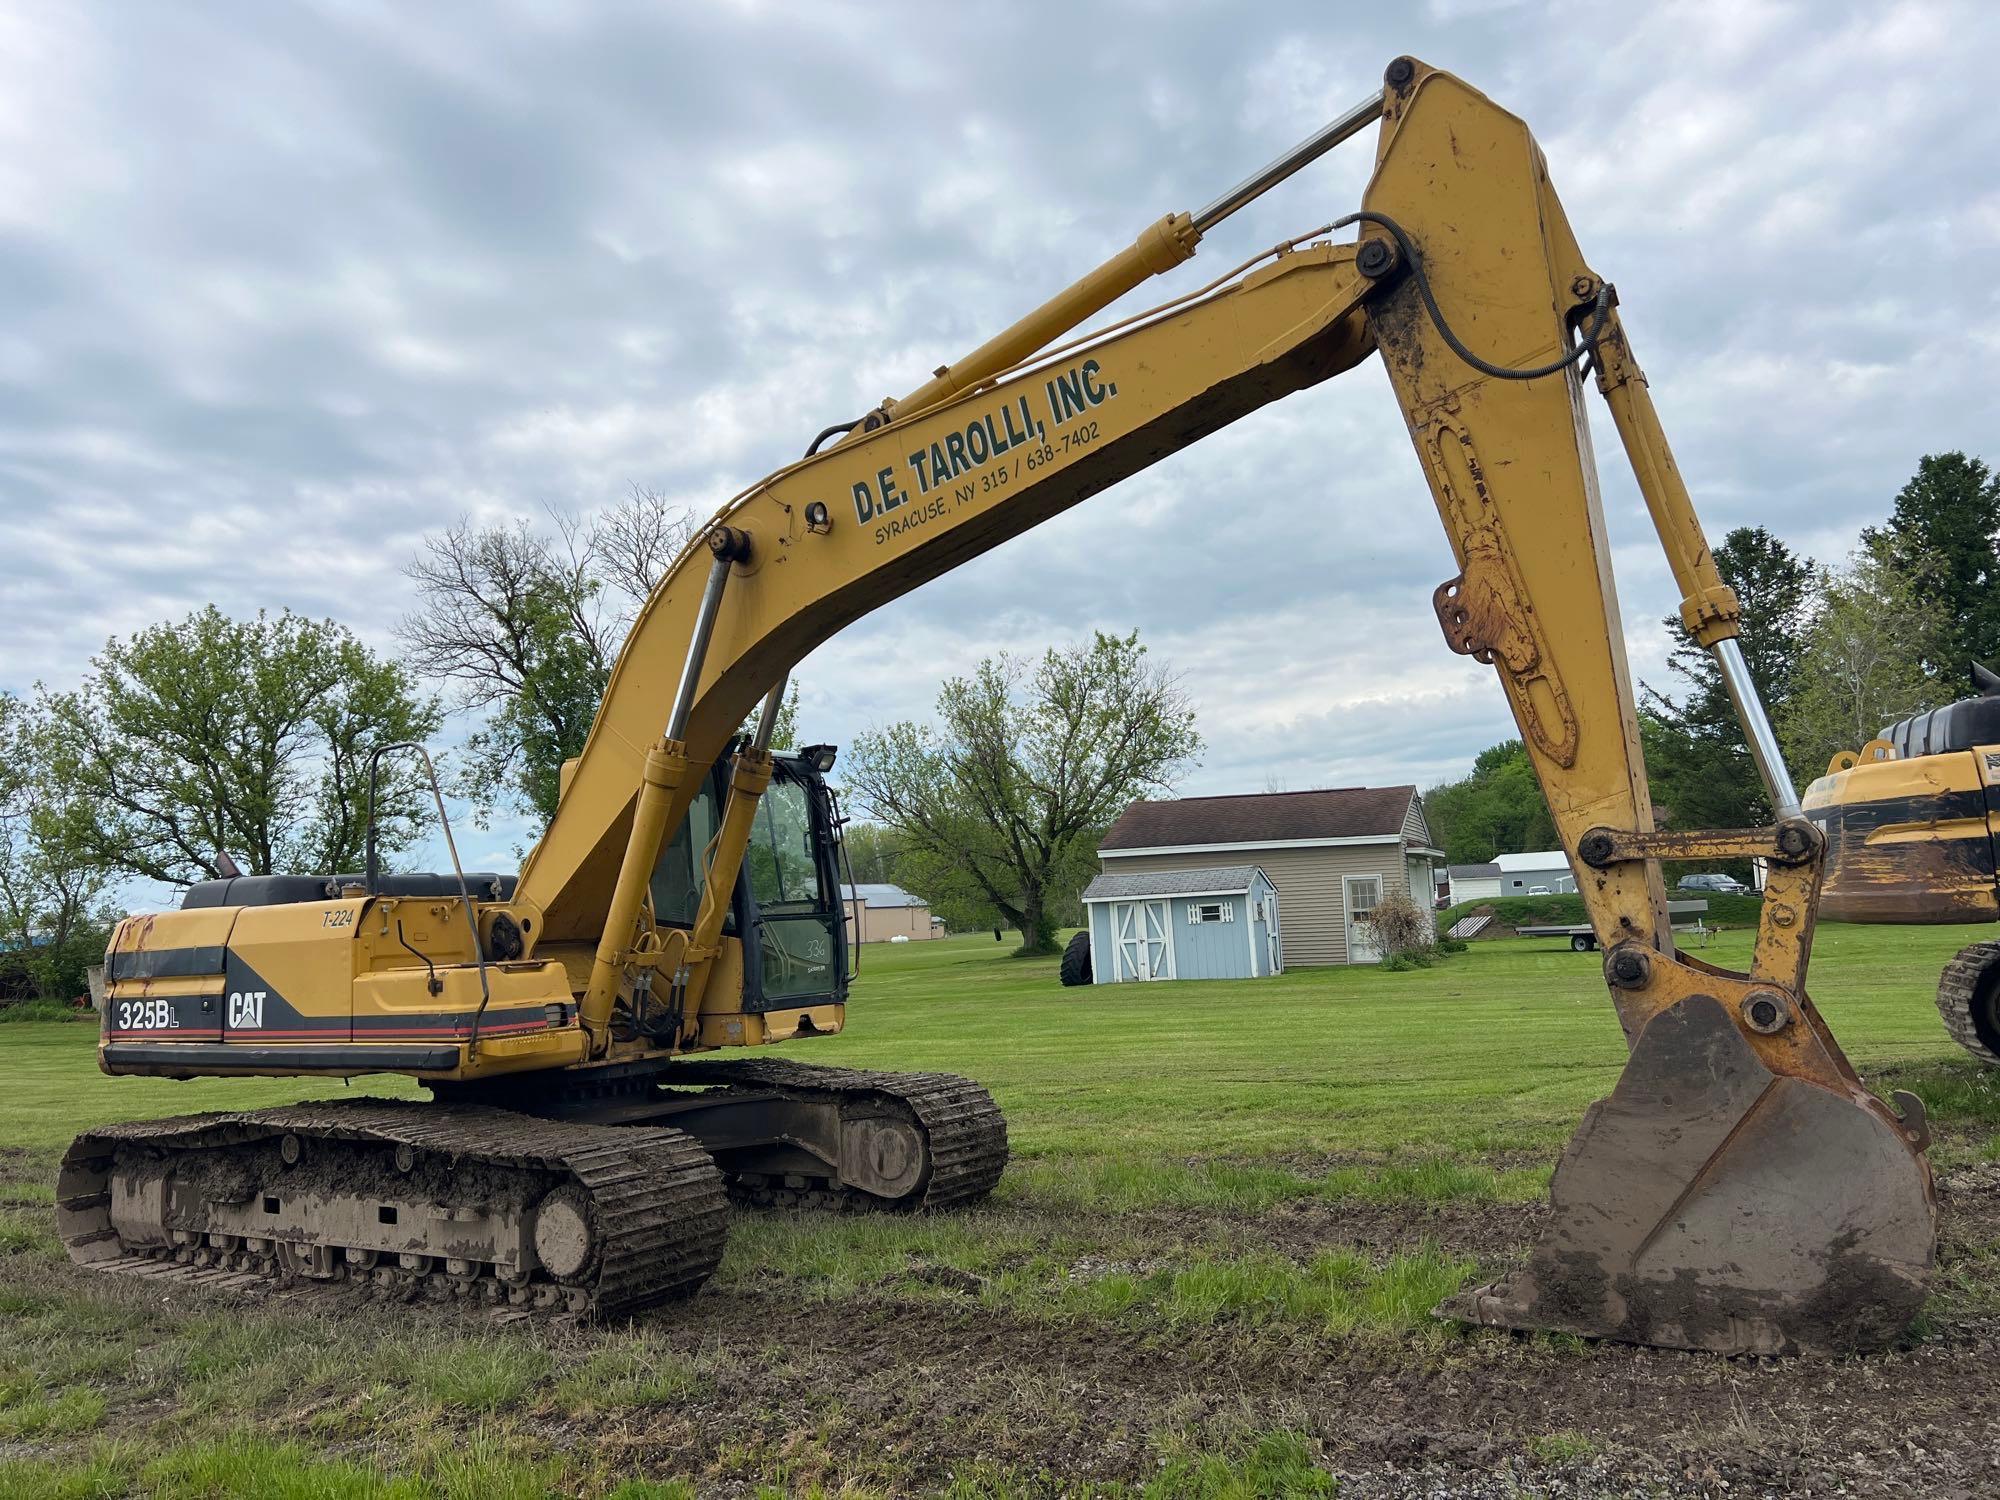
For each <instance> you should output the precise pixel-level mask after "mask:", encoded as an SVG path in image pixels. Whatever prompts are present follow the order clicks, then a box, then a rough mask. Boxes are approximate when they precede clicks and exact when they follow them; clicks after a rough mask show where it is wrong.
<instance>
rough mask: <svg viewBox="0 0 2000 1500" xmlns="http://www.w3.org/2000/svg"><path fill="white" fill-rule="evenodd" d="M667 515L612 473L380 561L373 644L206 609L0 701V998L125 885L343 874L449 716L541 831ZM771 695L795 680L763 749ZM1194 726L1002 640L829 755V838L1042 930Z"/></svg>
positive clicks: (70, 970) (1116, 643)
mask: <svg viewBox="0 0 2000 1500" xmlns="http://www.w3.org/2000/svg"><path fill="white" fill-rule="evenodd" d="M693 531H694V527H693V524H692V520H691V518H690V516H689V515H688V513H687V512H686V511H685V510H684V509H682V508H680V507H678V506H675V505H673V504H671V503H670V502H668V501H667V500H665V499H664V498H662V497H661V496H659V495H657V494H655V493H653V492H651V491H647V490H644V489H640V488H637V487H635V488H634V489H633V491H632V492H631V494H630V495H629V496H627V497H626V499H625V500H624V501H622V502H621V503H619V504H617V505H614V506H612V507H611V508H609V509H608V510H606V511H604V512H602V513H601V514H599V515H597V516H594V517H591V518H589V519H587V520H579V519H577V518H574V517H570V516H566V515H561V514H557V515H553V516H552V517H551V519H550V524H548V525H546V526H543V527H535V526H531V525H528V524H526V523H520V522H517V523H513V524H508V525H488V526H478V525H474V524H472V523H470V522H461V523H460V524H459V525H457V526H454V527H451V528H448V529H446V530H444V531H442V532H438V533H436V534H433V535H431V536H428V537H426V538H425V539H424V541H423V544H422V550H421V551H420V553H419V554H418V556H417V557H416V558H415V559H413V560H412V561H411V562H410V564H409V565H408V566H407V568H406V569H405V572H406V575H407V577H408V579H409V583H410V586H411V587H410V597H411V601H412V607H411V609H410V610H409V612H408V613H406V614H405V615H404V616H403V617H402V618H401V619H400V620H399V621H398V622H397V623H396V626H395V630H394V637H395V642H396V646H397V648H398V649H397V650H396V651H394V652H383V651H376V650H372V649H370V647H369V646H367V645H366V644H364V643H363V642H362V641H361V640H360V638H359V637H357V636H356V635H355V633H354V632H353V631H352V630H350V629H349V628H348V627H346V626H345V625H343V624H340V623H339V622H337V621H333V620H324V619H322V620H315V619H309V618H306V617H304V616H300V615H296V614H293V613H291V612H289V611H281V612H279V613H277V614H269V613H263V612H260V613H259V614H258V615H257V616H256V617H255V618H253V619H247V620H238V619H232V618H230V617H229V616H227V615H225V614H223V613H222V612H221V611H220V610H219V609H217V608H215V607H214V606H212V605H211V606H208V607H205V608H203V609H200V610H196V611H194V612H193V613H191V614H189V615H187V616H185V617H184V618H182V619H179V620H175V621H168V622H163V623H161V624H158V625H154V626H151V627H148V628H146V629H143V630H140V631H137V632H136V633H134V634H133V635H131V636H130V637H129V638H126V639H118V638H115V637H114V638H113V639H112V640H110V641H108V642H107V643H106V644H105V646H104V648H103V649H102V650H101V651H100V652H98V653H97V655H96V656H94V657H93V658H92V659H91V662H90V665H89V667H88V669H87V670H86V671H85V673H84V674H83V677H82V680H81V681H80V682H79V683H78V684H77V685H76V686H74V687H72V688H68V689H56V688H51V687H49V686H47V685H37V687H36V688H35V689H34V691H33V692H32V693H29V694H27V695H24V696H15V695H9V694H0V998H8V997H18V996H22V995H26V994H43V995H51V996H59V997H68V996H73V995H75V994H77V993H79V992H80V991H81V989H82V987H83V982H84V975H83V971H84V969H85V967H86V966H87V965H89V964H91V963H95V962H96V961H97V960H98V957H99V956H100V955H101V954H102V952H103V950H104V945H105V942H106V939H107V936H108V932H109V927H110V925H111V924H112V923H113V922H114V921H115V919H116V917H117V915H118V911H117V905H118V902H117V898H118V897H119V896H120V895H121V894H122V893H124V892H125V891H126V890H128V889H129V888H130V887H131V886H132V885H133V884H134V883H135V882H143V883H146V884H149V885H152V886H155V887H158V886H166V887H170V888H180V887H185V886H188V885H190V884H193V883H194V882H197V881H201V880H208V879H214V878H218V877H220V876H222V875H225V874H230V873H242V874H248V875H261V874H272V873H278V872H288V871H289V872H310V873H324V874H334V873H342V872H348V871H353V870H357V869H358V868H360V866H361V864H362V860H363V845H364V842H365V838H366V832H367V826H368V820H369V808H370V802H369V787H368V775H369V764H370V758H371V756H372V754H373V752H374V751H375V750H376V749H377V748H379V747H382V746H386V745H391V744H397V743H403V742H409V741H416V742H419V743H423V742H428V741H431V740H432V739H434V738H435V737H436V736H437V735H438V734H439V732H440V731H441V730H442V729H443V727H444V725H445V723H446V720H447V718H448V717H449V716H451V715H454V714H455V715H461V716H464V719H465V721H466V722H467V723H468V724H469V725H470V727H469V729H468V730H467V732H466V733H465V734H464V736H463V738H462V740H461V742H460V743H459V744H458V745H457V746H456V747H455V748H454V750H453V751H452V753H451V754H449V755H447V756H443V757H440V770H441V773H442V774H443V775H444V777H445V783H446V784H445V788H444V789H445V790H446V791H447V792H448V793H451V794H453V795H455V796H457V797H459V798H461V799H463V800H464V801H466V802H468V803H469V804H470V805H471V807H472V816H473V818H474V820H475V821H476V822H477V823H478V824H479V825H480V826H490V825H491V824H492V822H493V821H494V820H495V819H496V818H499V817H503V816H505V817H519V818H521V819H523V820H524V821H526V822H527V823H528V824H529V825H530V826H531V827H535V828H539V827H540V826H541V825H542V824H544V823H546V822H547V820H548V819H549V818H550V817H552V816H553V814H554V812H555V807H556V802H557V797H558V792H559V787H560V780H561V769H562V764H563V762H564V761H565V760H566V759H568V758H570V757H571V756H574V755H577V754H579V753H580V752H581V751H582V749H583V745H584V741H585V739H586V738H587V736H588V734H589V732H590V726H591V722H592V720H593V719H594V717H595V715H596V712H597V706H598V702H599V700H600V699H601V698H602V696H603V693H604V689H605V685H606V684H607V682H608V681H609V680H610V675H611V669H612V666H613V664H614V663H615V661H616V657H617V652H618V649H619V647H620V645H621V644H622V642H623V640H624V638H625V636H626V634H627V633H628V631H629V630H630V627H631V624H632V622H633V620H634V618H635V617H636V614H637V612H638V610H639V609H640V608H641V607H642V606H643V604H644V602H645V600H646V598H647V596H648V595H649V594H650V593H651V592H652V589H653V587H654V585H655V584H656V583H657V582H658V581H659V579H660V578H661V577H662V576H663V575H664V574H665V572H666V570H667V569H668V567H669V566H670V565H671V564H672V562H673V560H674V558H675V557H676V556H677V555H678V554H679V553H680V551H681V550H682V549H683V548H684V547H685V546H686V545H687V544H688V542H689V541H690V540H691V538H692V536H693ZM797 713H798V694H797V687H796V685H794V688H793V691H792V693H791V694H790V696H789V697H788V698H787V700H786V702H785V703H784V705H783V706H782V709H781V717H780V720H779V723H778V724H777V726H776V732H775V734H774V736H773V743H774V745H776V746H777V747H778V748H784V747H786V746H788V745H790V744H791V743H792V742H793V732H794V729H793V726H794V722H795V720H796V717H797ZM750 727H751V726H750V725H746V726H745V729H746V732H747V730H748V729H749V728H750ZM1199 743H1200V741H1199V737H1198V736H1197V735H1196V734H1195V732H1194V728H1193V712H1192V709H1191V708H1190V707H1189V706H1188V705H1187V703H1186V701H1185V698H1184V696H1183V695H1182V694H1181V691H1180V688H1179V685H1178V682H1177V680H1176V679H1175V678H1174V677H1173V675H1172V673H1171V672H1169V671H1168V670H1167V669H1165V668H1163V667H1159V666H1157V665H1154V664H1152V663H1150V662H1149V661H1148V660H1147V658H1146V651H1145V647H1144V646H1143V645H1141V644H1140V643H1139V641H1138V639H1137V636H1136V635H1132V636H1124V637H1118V636H1103V635H1100V636H1098V637H1096V638H1095V639H1094V641H1093V642H1092V643H1091V644H1089V645H1087V646H1078V647H1073V648H1068V649H1062V650H1051V651H1049V652H1047V653H1045V654H1044V655H1043V656H1041V657H1040V658H1037V659H1032V660H1030V659H1022V658H1017V657H1014V656H1010V655H1007V654H1004V653H1003V654H1001V655H999V656H996V657H994V658H992V659H989V660H988V661H986V662H983V663H982V664H981V665H980V666H979V668H978V669H977V670H976V671H975V672H974V673H973V674H971V675H970V676H968V677H966V678H962V679H953V680H951V681H949V682H947V683H946V684H945V685H944V687H943V690H942V692H941V694H940V696H939V700H938V717H937V722H936V723H935V724H928V723H927V724H917V723H913V722H906V723H898V724H892V725H890V726H888V727H887V728H883V729H878V730H875V731H872V732H871V733H869V734H867V735H864V736H862V737H861V738H860V740H859V741H858V742H857V743H856V744H855V745H854V746H852V747H850V749H849V751H848V754H847V755H846V756H845V757H844V758H843V760H844V765H843V770H844V774H845V777H846V780H847V783H848V792H849V796H850V798H851V799H852V800H854V801H856V802H857V803H858V804H859V805H860V807H861V808H862V810H864V811H865V812H866V813H868V814H869V815H870V816H871V818H873V819H874V821H870V822H862V823H858V824H855V825H851V826H850V827H849V828H848V830H847V834H848V849H849V854H850V858H851V859H852V860H853V861H854V863H855V866H856V869H855V877H856V879H857V880H859V881H871V880H877V881H884V882H888V883H894V884H901V885H904V886H906V887H908V888H909V889H911V890H913V891H916V892H917V893H919V894H921V895H923V896H925V897H926V898H927V899H928V900H930V901H931V903H932V905H933V909H934V910H936V911H937V912H938V913H939V914H940V915H942V916H944V917H945V918H946V920H947V922H949V923H950V924H951V925H953V926H956V927H959V928H961V929H965V928H974V927H985V926H994V927H1000V926H1005V927H1010V928H1015V929H1018V930H1019V931H1020V932H1021V934H1022V945H1023V948H1024V949H1026V950H1030V951H1044V950H1046V949H1047V948H1048V947H1049V946H1051V945H1052V943H1053V938H1054V930H1055V927H1056V926H1057V925H1058V924H1059V923H1069V922H1073V921H1075V920H1076V915H1075V913H1076V901H1077V896H1078V893H1079V892H1080V891H1081V888H1082V886H1083V884H1084V882H1085V881H1087V880H1088V879H1089V875H1090V873H1091V870H1092V868H1094V865H1093V856H1094V852H1095V849H1096V836H1097V834H1098V833H1100V832H1101V831H1102V830H1103V828H1104V827H1105V826H1106V825H1107V824H1108V823H1109V822H1110V821H1111V819H1112V818H1113V817H1115V816H1116V815H1117V813H1118V812H1119V811H1120V810H1121V809H1122V808H1123V806H1124V805H1125V803H1126V802H1128V801H1130V800H1131V798H1132V797H1133V796H1135V795H1138V794H1139V793H1140V792H1142V791H1145V790H1149V789H1152V790H1158V789H1164V788H1165V787H1166V786H1168V785H1169V784H1170V782H1171V779H1172V777H1173V776H1174V775H1175V774H1176V773H1177V772H1178V771H1179V770H1181V769H1183V768H1184V767H1185V766H1186V765H1187V764H1189V763H1191V761H1192V757H1193V756H1194V754H1195V753H1196V751H1197V749H1198V747H1199ZM373 808H374V815H375V820H376V824H377V830H378V848H379V850H380V852H381V854H382V855H383V856H384V858H385V859H386V860H387V861H388V862H389V863H390V864H391V865H393V864H394V863H395V862H396V861H397V860H398V859H399V858H400V857H402V856H405V855H407V854H408V853H409V852H410V851H411V850H412V849H413V848H414V846H416V845H417V844H418V843H419V842H420V841H421V840H422V839H423V838H424V837H425V835H426V833H427V832H428V831H429V825H430V822H431V820H432V818H433V816H434V815H433V814H432V813H431V811H430V808H431V795H430V787H429V784H428V781H427V780H426V779H425V778H424V773H423V770H422V766H421V763H420V762H418V761H416V760H415V759H414V758H410V757H396V758H392V759H387V760H385V761H384V762H383V763H382V766H381V779H380V782H379V785H378V786H377V788H376V790H375V795H374V801H373ZM517 852H525V851H517Z"/></svg>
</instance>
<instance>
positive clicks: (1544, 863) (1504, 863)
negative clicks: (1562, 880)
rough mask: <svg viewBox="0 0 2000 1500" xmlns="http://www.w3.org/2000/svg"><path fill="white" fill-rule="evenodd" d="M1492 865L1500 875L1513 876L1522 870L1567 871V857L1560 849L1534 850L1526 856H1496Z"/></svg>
mask: <svg viewBox="0 0 2000 1500" xmlns="http://www.w3.org/2000/svg"><path fill="white" fill-rule="evenodd" d="M1493 864H1494V868H1495V869H1496V870H1497V871H1498V872H1499V873H1500V874H1502V875H1515V874H1519V873H1520V872H1521V871H1522V870H1567V869H1568V868H1569V856H1568V855H1567V854H1565V853H1563V852H1562V850H1560V849H1534V850H1530V851H1529V852H1528V853H1526V854H1496V855H1494V856H1493Z"/></svg>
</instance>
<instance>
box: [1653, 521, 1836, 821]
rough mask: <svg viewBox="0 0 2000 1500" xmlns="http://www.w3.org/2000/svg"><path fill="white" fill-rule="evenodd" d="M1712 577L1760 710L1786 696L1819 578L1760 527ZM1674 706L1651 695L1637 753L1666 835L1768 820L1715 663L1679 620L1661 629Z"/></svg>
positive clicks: (1731, 540) (1745, 533) (1733, 547)
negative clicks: (1725, 594) (1738, 619)
mask: <svg viewBox="0 0 2000 1500" xmlns="http://www.w3.org/2000/svg"><path fill="white" fill-rule="evenodd" d="M1715 567H1716V571H1717V572H1718V573H1720V574H1721V575H1722V581H1723V582H1724V583H1726V584H1728V585H1729V586H1730V587H1731V588H1732V589H1734V590H1735V591H1736V598H1737V601H1738V602H1739V603H1740V604H1741V605H1742V608H1743V621H1742V634H1741V635H1740V637H1739V638H1738V645H1739V646H1741V648H1742V650H1743V660H1744V663H1745V664H1746V665H1747V666H1748V667H1749V669H1750V679H1751V681H1752V682H1754V683H1755V684H1756V685H1757V692H1758V696H1759V697H1761V698H1762V699H1763V701H1764V704H1765V706H1766V708H1767V709H1773V710H1774V709H1775V707H1776V706H1777V705H1778V704H1781V703H1783V702H1784V701H1785V700H1786V699H1787V698H1788V697H1789V696H1790V694H1791V691H1792V685H1793V682H1794V681H1795V679H1796V676H1797V673H1798V671H1799V642H1800V640H1801V638H1802V637H1803V635H1804V633H1805V630H1806V626H1807V624H1808V622H1809V621H1810V620H1811V618H1812V614H1813V609H1814V604H1815V600H1816V598H1817V595H1818V587H1819V582H1820V579H1819V568H1818V565H1817V564H1816V563H1814V562H1813V561H1812V560H1811V559H1810V558H1803V557H1800V556H1799V555H1798V554H1797V553H1796V552H1794V551H1792V549H1791V548H1790V547H1788V546H1787V545H1786V544H1785V543H1784V542H1782V541H1780V540H1779V539H1778V538H1777V537H1775V536H1773V535H1772V534H1771V533H1770V532H1768V531H1766V530H1765V529H1764V528H1763V527H1761V526H1740V527H1738V528H1737V529H1736V530H1734V531H1732V532H1730V533H1729V535H1728V536H1726V537H1724V538H1723V540H1722V544H1721V545H1720V546H1718V547H1717V548H1716V549H1715ZM1666 626H1667V630H1668V633H1669V634H1670V635H1671V636H1672V638H1673V641H1674V647H1673V651H1672V653H1671V655H1670V656H1669V658H1668V666H1669V669H1670V670H1671V671H1672V672H1673V674H1674V675H1675V676H1676V677H1677V678H1679V679H1680V682H1681V684H1682V688H1683V690H1682V692H1681V693H1680V694H1679V696H1677V697H1669V696H1667V695H1666V694H1664V693H1660V692H1656V691H1654V690H1653V689H1651V688H1648V689H1647V690H1646V691H1645V694H1644V701H1643V704H1642V709H1641V713H1640V720H1639V730H1640V741H1641V748H1642V749H1643V751H1644V753H1645V757H1646V769H1647V773H1648V777H1649V779H1650V781H1651V784H1652V790H1653V801H1654V805H1655V811H1656V812H1657V813H1658V814H1659V815H1660V817H1661V819H1662V822H1663V824H1664V825H1665V826H1667V827H1672V828H1745V827H1754V826H1756V825H1759V824H1762V823H1764V822H1766V821H1768V820H1769V818H1770V815H1771V810H1770V798H1769V796H1768V795H1767V794H1766V792H1765V789H1764V784H1763V782H1762V780H1761V779H1760V778H1759V776H1758V775H1757V767H1756V763H1755V762H1754V761H1752V760H1751V759H1750V752H1749V749H1748V747H1747V746H1746V745H1745V743H1744V739H1743V729H1742V726H1741V725H1740V724H1738V722H1737V719H1736V709H1735V707H1734V705H1733V704H1731V703H1730V701H1729V692H1728V689H1727V688H1725V687H1724V686H1723V682H1722V674H1721V672H1720V671H1718V670H1717V668H1716V665H1715V659H1714V657H1712V656H1711V655H1710V654H1709V653H1708V651H1707V650H1706V649H1705V648H1704V647H1703V646H1702V645H1701V644H1700V643H1699V642H1698V641H1696V640H1695V638H1694V636H1693V635H1692V634H1691V633H1690V632H1689V631H1688V629H1687V627H1686V625H1684V624H1683V623H1682V622H1681V618H1680V616H1679V615H1678V614H1674V615H1669V616H1667V619H1666Z"/></svg>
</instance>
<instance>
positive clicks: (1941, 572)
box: [1862, 452, 2000, 687]
mask: <svg viewBox="0 0 2000 1500" xmlns="http://www.w3.org/2000/svg"><path fill="white" fill-rule="evenodd" d="M1996 538H2000V476H1996V475H1995V474H1994V473H1993V472H1992V471H1991V470H1989V469H1988V468H1987V466H1986V465H1985V464H1984V463H1983V462H1981V461H1980V460H1979V459H1976V458H1968V457H1967V456H1966V455H1965V454H1963V453H1959V452H1952V453H1927V454H1925V455H1924V456H1923V458H1922V459H1920V460H1919V461H1918V463H1917V472H1916V474H1915V475H1914V476H1912V477H1911V479H1910V482H1909V483H1908V484H1906V485H1904V486H1903V488H1902V489H1901V490H1900V491H1898V492H1897V495H1896V504H1895V508H1894V509H1893V510H1892V511H1891V512H1890V515H1889V523H1888V525H1886V526H1884V527H1880V528H1871V529H1869V530H1868V531H1865V532H1863V533H1862V542H1863V545H1864V546H1866V547H1867V548H1868V549H1869V550H1870V551H1871V552H1873V553H1875V554H1876V555H1877V556H1878V557H1880V558H1882V559H1883V560H1884V561H1886V562H1888V563H1889V564H1891V565H1892V566H1893V567H1895V568H1896V569H1897V570H1899V571H1900V572H1901V573H1902V574H1903V575H1904V576H1905V577H1906V578H1908V579H1909V580H1910V581H1911V582H1912V583H1914V584H1915V585H1916V587H1917V589H1918V590H1919V591H1920V592H1921V593H1922V594H1923V596H1924V597H1925V598H1926V599H1927V600H1929V601H1932V602H1934V603H1935V604H1936V605H1937V607H1938V611H1939V613H1940V615H1941V616H1942V621H1943V624H1942V628H1941V629H1940V630H1939V632H1938V634H1937V638H1936V639H1935V641H1934V642H1932V643H1931V645H1930V646H1929V647H1928V648H1927V649H1928V651H1929V652H1930V654H1929V655H1928V656H1927V657H1926V658H1925V662H1924V666H1925V670H1926V671H1927V672H1929V673H1930V675H1931V676H1932V677H1934V678H1936V679H1937V680H1938V682H1939V683H1940V684H1949V685H1951V686H1953V687H1956V686H1958V685H1959V684H1961V683H1963V682H1964V680H1965V670H1966V663H1967V662H1968V661H1980V662H1986V663H1989V664H1990V663H1993V662H1994V661H1996V660H2000V542H1996Z"/></svg>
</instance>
